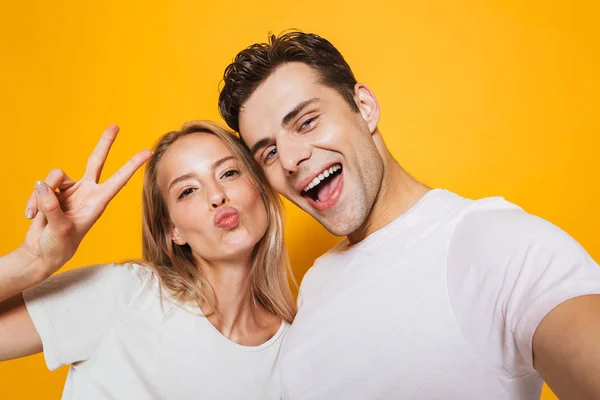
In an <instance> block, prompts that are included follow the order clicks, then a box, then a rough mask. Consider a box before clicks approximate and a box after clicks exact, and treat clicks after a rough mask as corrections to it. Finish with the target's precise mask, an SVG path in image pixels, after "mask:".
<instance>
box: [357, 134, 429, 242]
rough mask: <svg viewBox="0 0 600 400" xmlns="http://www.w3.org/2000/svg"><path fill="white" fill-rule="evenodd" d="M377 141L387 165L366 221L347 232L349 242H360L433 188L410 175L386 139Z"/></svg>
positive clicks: (384, 163) (406, 209)
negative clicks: (392, 151) (386, 143)
mask: <svg viewBox="0 0 600 400" xmlns="http://www.w3.org/2000/svg"><path fill="white" fill-rule="evenodd" d="M377 145H378V147H379V150H380V153H381V156H382V158H383V165H384V169H383V171H384V172H383V178H382V181H381V186H380V187H379V192H378V193H377V197H376V198H375V202H374V203H373V207H372V208H371V211H370V212H369V215H368V217H367V219H366V220H365V222H364V223H363V224H362V226H361V227H360V228H359V229H357V230H356V231H354V232H352V233H351V234H350V235H348V241H349V244H350V245H353V244H356V243H358V242H360V241H361V240H363V239H364V238H366V237H367V236H369V235H370V234H372V233H373V232H375V231H377V230H379V229H381V228H383V227H384V226H386V225H387V224H389V223H390V222H392V221H394V220H395V219H396V218H398V217H400V216H401V215H402V214H404V213H405V212H406V211H408V210H409V209H410V208H411V207H412V206H414V205H415V204H416V203H417V202H418V201H419V200H420V199H421V198H422V197H423V196H424V195H425V194H426V193H427V192H428V191H429V190H431V189H430V188H429V187H427V186H425V185H424V184H422V183H420V182H419V181H417V180H416V179H415V178H413V177H412V176H410V175H409V174H408V172H406V171H405V170H404V169H403V168H402V167H401V166H400V164H398V162H397V161H396V160H395V159H394V158H393V157H392V155H391V154H390V153H389V151H388V149H387V147H386V146H385V144H384V143H383V141H381V142H380V143H378V144H377Z"/></svg>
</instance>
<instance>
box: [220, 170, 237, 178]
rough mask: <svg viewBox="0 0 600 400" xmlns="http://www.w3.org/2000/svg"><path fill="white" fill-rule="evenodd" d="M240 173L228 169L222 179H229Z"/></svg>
mask: <svg viewBox="0 0 600 400" xmlns="http://www.w3.org/2000/svg"><path fill="white" fill-rule="evenodd" d="M239 173H240V171H238V170H237V169H230V170H229V171H226V172H225V173H224V174H223V178H231V177H233V176H236V175H239Z"/></svg>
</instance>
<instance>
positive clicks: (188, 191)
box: [177, 188, 196, 200]
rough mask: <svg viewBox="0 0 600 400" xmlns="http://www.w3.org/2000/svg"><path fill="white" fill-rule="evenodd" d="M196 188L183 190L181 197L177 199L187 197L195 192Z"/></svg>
mask: <svg viewBox="0 0 600 400" xmlns="http://www.w3.org/2000/svg"><path fill="white" fill-rule="evenodd" d="M195 190H196V189H195V188H187V189H185V190H184V191H183V192H181V194H180V195H179V197H177V199H179V200H181V199H183V198H184V197H187V196H189V195H190V194H192V193H194V191H195Z"/></svg>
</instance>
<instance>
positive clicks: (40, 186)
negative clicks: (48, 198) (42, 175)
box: [35, 181, 48, 195]
mask: <svg viewBox="0 0 600 400" xmlns="http://www.w3.org/2000/svg"><path fill="white" fill-rule="evenodd" d="M35 191H36V192H37V194H39V195H42V194H44V193H46V192H47V191H48V186H46V184H45V183H44V182H42V181H37V182H36V183H35Z"/></svg>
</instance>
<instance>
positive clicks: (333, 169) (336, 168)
mask: <svg viewBox="0 0 600 400" xmlns="http://www.w3.org/2000/svg"><path fill="white" fill-rule="evenodd" d="M340 169H342V166H341V165H334V166H333V167H331V168H329V169H326V170H325V171H323V172H321V173H320V174H319V176H315V179H313V180H312V181H311V182H310V183H309V184H308V185H306V187H305V188H304V191H305V192H308V191H309V190H310V189H312V188H314V187H315V186H317V185H318V184H319V183H321V182H322V181H323V179H325V178H327V177H328V176H329V175H331V174H333V173H334V172H336V171H339V170H340Z"/></svg>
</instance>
